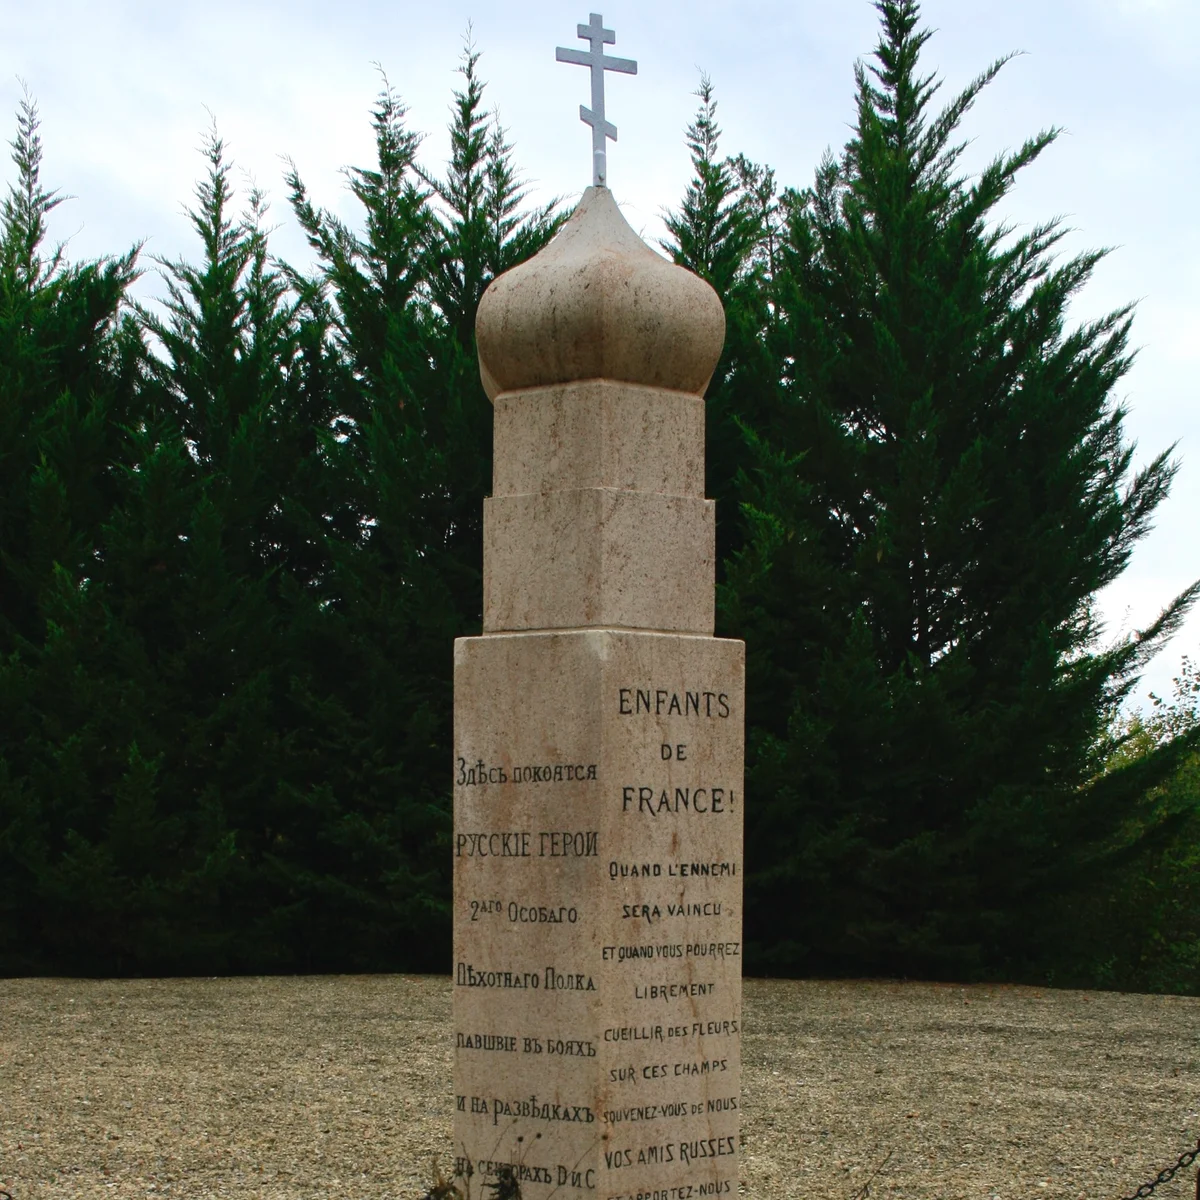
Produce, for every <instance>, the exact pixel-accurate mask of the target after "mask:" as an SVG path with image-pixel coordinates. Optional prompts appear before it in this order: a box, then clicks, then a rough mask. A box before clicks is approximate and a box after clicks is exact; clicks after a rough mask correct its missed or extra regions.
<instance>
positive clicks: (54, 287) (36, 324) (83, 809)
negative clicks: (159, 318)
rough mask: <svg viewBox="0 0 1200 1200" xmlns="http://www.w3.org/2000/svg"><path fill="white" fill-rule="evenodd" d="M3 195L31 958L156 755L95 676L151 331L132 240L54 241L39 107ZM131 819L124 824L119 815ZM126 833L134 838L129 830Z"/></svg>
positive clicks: (6, 473) (55, 201)
mask: <svg viewBox="0 0 1200 1200" xmlns="http://www.w3.org/2000/svg"><path fill="white" fill-rule="evenodd" d="M12 148H13V155H12V160H13V163H14V164H15V166H16V181H15V183H14V184H12V185H11V186H10V188H9V192H8V196H7V198H6V199H5V200H4V202H3V206H2V208H0V874H3V877H4V879H5V887H4V890H3V894H2V895H0V969H9V970H12V969H29V968H31V967H32V966H33V965H35V964H36V963H38V962H39V961H40V954H41V950H42V947H43V946H44V945H45V943H46V942H47V941H53V940H54V939H55V937H56V936H57V934H58V933H59V932H60V931H61V930H62V929H69V927H70V923H71V921H72V920H73V919H75V918H76V917H77V915H78V908H77V903H76V900H77V896H78V893H79V888H80V886H81V885H82V883H83V881H84V880H87V881H88V885H89V886H90V885H91V884H92V883H94V882H96V880H97V877H103V876H104V875H105V873H106V871H107V869H108V865H107V864H106V863H105V862H104V861H101V860H98V859H95V858H94V857H91V856H89V854H88V853H87V846H88V843H87V836H88V834H100V833H103V831H104V830H105V827H106V824H107V823H108V822H109V817H108V816H107V815H106V814H105V813H103V812H101V811H99V810H98V808H97V806H96V805H95V804H94V797H95V796H96V795H97V794H107V795H109V796H112V797H118V796H119V797H124V798H125V800H126V801H127V804H126V807H125V809H124V810H123V811H124V812H126V813H127V812H128V811H129V808H130V807H131V806H132V805H134V804H135V801H134V799H133V797H134V794H135V793H136V791H137V790H138V788H139V786H140V781H141V778H142V775H143V773H144V769H145V764H144V763H143V761H142V760H141V758H140V755H139V754H138V751H137V748H136V747H135V746H134V745H133V744H132V743H131V742H130V741H129V740H128V739H127V738H124V737H123V731H122V730H120V728H119V721H116V720H114V712H116V711H118V710H119V708H120V705H121V700H122V691H121V689H120V688H119V687H118V688H113V687H111V686H107V685H106V684H105V683H104V682H103V680H101V679H97V677H96V671H95V669H94V664H95V659H96V655H97V647H98V646H99V645H100V644H101V643H102V642H103V640H104V636H105V627H106V613H105V611H104V607H103V605H102V603H101V602H100V600H99V598H98V596H97V589H96V584H95V580H96V576H97V574H98V573H99V572H100V571H101V570H102V566H103V564H102V561H101V554H102V537H101V529H102V526H103V523H104V522H105V520H106V519H107V518H108V516H109V515H110V514H111V512H112V511H113V509H114V507H115V506H117V505H119V503H120V502H121V498H122V495H123V491H124V480H125V471H126V470H127V468H128V467H129V465H130V464H131V462H132V460H133V459H132V449H131V446H130V443H129V439H128V437H127V429H128V428H129V426H130V425H132V424H135V423H136V422H137V421H138V419H139V396H138V388H137V383H138V379H139V370H140V362H141V357H142V355H141V345H140V342H139V340H138V338H137V335H136V333H135V332H134V331H133V330H132V328H131V326H130V324H129V323H128V322H122V319H121V311H122V307H123V305H124V300H125V293H126V290H127V288H128V287H129V285H130V283H132V281H133V279H134V278H135V276H136V273H137V268H136V265H135V261H136V250H133V251H130V252H129V253H128V254H126V255H124V256H122V257H119V258H114V259H108V260H102V261H99V262H91V263H82V264H73V263H69V262H68V261H67V259H66V256H65V254H64V252H63V250H62V249H61V248H58V249H54V250H48V249H47V247H46V237H47V221H48V218H49V216H50V214H51V213H52V212H53V211H54V209H55V208H56V207H57V206H58V205H59V204H60V203H61V202H62V200H63V199H64V197H61V196H60V195H58V194H57V193H55V192H51V191H48V190H47V189H46V188H45V186H44V185H43V183H42V179H41V167H42V142H41V137H40V134H39V130H38V116H37V109H36V106H35V105H34V104H33V102H32V101H31V100H30V99H29V98H28V97H26V99H25V100H24V101H23V102H22V104H21V106H20V108H19V110H18V117H17V135H16V138H15V139H14V141H13V142H12ZM118 823H119V822H118ZM114 836H116V837H118V838H121V837H122V836H123V833H122V831H121V830H119V829H118V830H115V831H114Z"/></svg>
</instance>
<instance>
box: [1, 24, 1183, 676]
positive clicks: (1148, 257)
mask: <svg viewBox="0 0 1200 1200" xmlns="http://www.w3.org/2000/svg"><path fill="white" fill-rule="evenodd" d="M588 11H590V9H589V6H588V4H587V3H585V2H584V0H576V2H574V3H571V4H566V3H564V2H563V0H526V2H525V3H522V4H513V3H507V4H497V3H494V2H493V3H490V4H489V3H482V2H480V0H441V2H440V3H436V4H433V3H417V2H414V0H393V3H391V4H381V3H377V2H375V0H343V2H342V3H340V4H337V5H330V4H317V3H313V2H312V0H294V2H293V3H290V4H284V3H271V2H268V0H241V2H239V3H233V2H230V0H209V2H206V3H203V4H200V3H195V2H194V0H175V2H174V3H170V2H164V0H153V2H149V0H112V2H110V3H107V4H97V3H95V2H94V0H42V2H41V3H38V4H34V3H30V2H29V0H0V108H5V109H6V110H7V111H8V112H9V113H10V114H11V113H13V112H15V109H16V106H17V103H18V101H19V99H20V95H21V86H20V83H19V82H18V77H19V78H20V79H24V80H25V81H26V82H27V83H28V85H29V88H30V90H31V92H32V93H33V95H34V96H35V98H36V100H37V102H38V104H39V107H40V110H41V115H42V134H43V138H44V141H45V146H46V160H45V167H44V180H45V182H46V183H47V184H48V185H49V186H52V187H55V186H57V187H61V188H62V189H63V190H64V191H66V192H68V193H70V194H72V195H73V196H74V197H76V198H75V199H73V200H72V201H71V202H70V203H69V204H65V205H63V206H62V207H61V208H60V209H59V210H58V212H57V214H56V221H55V224H54V225H53V227H52V234H53V236H54V237H55V238H57V239H63V238H69V239H70V243H69V244H70V253H71V255H72V256H73V257H75V258H86V257H91V256H96V255H101V254H106V253H113V252H116V251H119V250H122V249H124V248H125V247H127V246H129V245H130V244H131V243H133V242H135V241H138V240H141V239H145V240H146V252H147V254H157V255H162V256H166V257H173V256H176V255H181V254H182V255H188V256H195V254H196V252H197V247H196V244H195V242H194V240H193V238H192V236H191V231H190V229H189V226H188V223H187V218H186V216H185V215H184V210H185V207H186V205H187V204H188V203H189V202H190V198H191V194H192V188H193V186H194V183H195V180H196V178H197V177H198V176H199V175H200V174H201V173H202V170H203V165H202V162H201V159H200V157H199V155H198V153H197V148H198V147H199V145H200V143H201V140H202V137H203V135H204V132H205V131H206V129H207V128H208V124H209V119H210V118H209V114H208V112H207V111H206V108H207V109H208V110H211V112H212V114H213V116H215V118H216V121H217V126H218V129H219V131H220V133H221V135H222V136H223V137H224V138H225V140H226V143H227V145H228V147H229V151H230V154H231V156H232V157H233V159H234V160H235V162H236V164H237V166H238V167H239V168H240V169H242V170H243V171H245V172H246V178H253V180H254V181H255V182H256V183H258V184H259V185H260V186H261V187H263V188H265V189H266V190H267V192H268V193H269V194H270V195H271V196H272V197H273V198H274V206H273V208H272V215H273V217H274V219H275V220H276V222H277V223H278V225H279V230H278V233H277V235H276V236H275V238H274V241H273V246H274V249H275V251H276V253H279V254H281V255H282V256H283V257H285V258H288V259H289V260H290V261H293V262H295V263H297V264H298V265H306V264H307V263H308V257H309V256H308V253H307V247H306V246H305V245H304V243H303V241H302V239H301V238H300V236H299V234H298V231H297V230H296V228H295V226H294V224H293V222H292V221H291V218H290V214H289V213H288V211H287V206H286V196H285V190H284V187H283V184H282V165H281V162H280V156H282V155H290V156H291V157H293V158H294V159H295V161H296V163H297V165H298V166H299V168H300V172H301V175H302V177H303V178H304V180H305V182H306V183H307V184H308V186H309V188H310V190H311V191H312V193H313V195H314V198H315V199H316V200H317V201H318V202H319V203H321V204H323V205H325V206H327V207H331V208H334V209H336V210H338V211H339V212H341V213H342V214H343V215H344V216H345V217H347V218H348V219H351V220H355V219H357V213H356V212H355V210H354V208H353V205H352V204H351V203H350V202H349V198H348V197H347V195H346V193H345V189H344V184H343V179H342V177H341V175H340V173H339V172H340V168H342V167H343V166H346V165H349V164H356V165H369V164H371V162H372V161H373V160H372V149H373V147H372V141H371V131H370V125H369V111H370V107H371V104H372V102H373V100H374V98H375V96H376V94H377V92H378V90H379V79H378V76H377V74H376V72H375V69H374V68H373V66H372V63H373V62H378V63H379V64H380V65H381V66H382V67H383V68H384V69H385V70H386V71H387V73H388V76H389V77H390V79H391V82H392V83H393V85H394V86H395V87H396V89H397V90H398V91H399V92H400V94H401V95H402V97H403V98H404V100H405V102H406V103H407V104H408V105H409V108H410V118H409V119H410V124H411V127H412V128H414V129H415V130H419V131H422V132H425V133H427V134H428V135H429V136H428V138H427V140H426V142H425V145H424V158H425V161H426V163H427V165H428V166H430V167H431V168H432V169H434V170H435V171H440V165H441V164H442V163H443V162H444V158H445V153H446V147H447V139H446V136H445V125H446V119H447V116H448V104H449V102H450V97H451V90H452V88H453V87H454V86H455V85H456V79H457V77H456V76H455V74H454V71H455V68H456V66H457V64H458V59H459V54H460V50H461V46H462V37H463V34H464V32H465V30H466V28H467V26H468V23H470V24H471V25H472V26H473V29H474V36H475V40H476V42H477V44H478V47H479V49H481V50H482V51H483V55H484V56H483V60H482V65H481V70H482V75H483V77H484V78H485V79H486V80H488V81H489V87H488V92H487V98H488V102H489V104H490V105H493V106H495V107H497V108H498V109H499V111H500V115H501V119H502V121H503V122H504V124H505V125H506V126H507V127H508V130H509V132H510V135H511V138H512V140H513V141H514V142H515V144H516V162H517V164H518V165H519V166H520V167H521V169H522V170H523V171H524V173H525V175H526V178H527V180H528V181H529V183H530V184H531V187H532V191H531V199H533V200H543V199H549V198H550V197H553V196H564V197H572V196H574V195H577V194H578V192H579V191H580V190H581V189H582V188H583V187H584V186H586V184H587V183H589V182H590V171H591V165H590V140H589V138H590V131H589V130H587V129H586V128H585V127H584V126H583V125H582V124H580V122H579V119H578V106H579V104H580V103H587V102H588V93H587V74H586V72H585V71H584V70H583V69H582V68H580V67H574V66H566V65H560V64H557V63H555V61H554V48H555V46H556V45H563V46H574V45H577V46H579V47H581V48H582V47H583V45H584V43H582V42H579V41H577V39H576V38H575V25H576V24H577V23H578V22H581V21H582V22H586V21H587V19H588ZM602 11H603V13H604V18H605V25H606V26H608V27H609V28H614V29H615V30H616V33H617V41H616V44H615V45H614V46H612V47H611V48H610V53H614V54H617V55H620V56H622V57H627V58H634V59H636V60H637V61H638V72H639V73H638V76H637V78H636V79H634V78H630V77H628V76H612V75H610V76H609V77H608V79H609V82H608V92H607V95H608V115H609V119H610V120H612V121H614V122H615V123H616V125H617V126H618V128H619V130H620V140H619V141H618V143H617V144H616V145H611V144H610V148H609V183H610V185H611V187H612V188H613V191H614V193H615V195H616V196H617V199H618V200H619V201H620V202H621V203H622V205H623V207H624V209H625V212H626V215H627V216H628V218H629V220H630V222H631V224H633V225H634V227H635V228H637V229H640V230H641V231H642V232H643V234H644V235H645V236H646V237H647V238H648V239H650V238H653V237H656V236H658V235H659V234H660V233H661V229H662V227H661V222H660V214H661V212H662V211H663V209H664V208H670V207H673V206H675V205H677V203H678V201H679V198H680V197H681V195H682V192H683V189H684V187H685V186H686V182H687V179H688V177H689V161H688V156H687V150H686V148H685V146H684V143H683V130H684V127H685V125H686V124H687V122H688V121H689V119H690V118H691V116H692V114H693V112H694V109H695V98H694V96H693V95H692V93H693V92H694V90H695V88H696V84H697V80H698V73H699V71H700V70H701V69H703V70H705V71H707V72H708V74H709V75H711V77H712V78H713V81H714V83H715V84H716V88H717V99H718V101H719V105H720V108H719V119H720V122H721V125H722V127H723V130H724V137H723V141H722V150H723V151H725V152H726V153H731V154H732V153H737V152H739V151H742V152H745V153H746V154H748V155H749V156H750V157H751V158H753V159H755V160H757V161H760V162H765V163H767V164H768V165H771V166H773V167H775V168H776V170H777V173H778V177H779V179H780V181H781V183H783V184H792V185H797V186H804V185H807V184H808V183H809V182H810V181H811V178H812V173H813V169H814V167H815V166H816V163H817V161H818V159H819V157H820V155H821V153H822V151H823V150H824V149H825V148H826V147H827V146H828V147H832V148H833V149H834V150H835V151H836V150H839V149H840V147H841V145H842V144H843V142H844V141H845V139H846V136H847V131H848V126H849V123H850V121H851V120H852V119H853V104H852V95H853V91H852V88H853V80H852V67H853V63H854V60H855V58H856V57H862V56H865V55H867V54H869V52H870V50H871V49H872V47H873V46H874V44H875V40H876V36H877V28H878V26H877V17H876V14H875V12H874V10H873V8H872V7H871V5H870V4H869V3H868V2H867V0H791V2H790V3H785V2H784V0H739V2H737V3H734V2H732V0H726V2H724V3H718V2H716V0H691V2H690V3H685V2H684V0H641V2H640V3H630V2H629V0H619V2H615V0H614V2H613V3H611V4H606V5H603V6H602ZM923 15H924V24H925V25H927V26H931V27H932V28H934V29H935V30H937V33H936V34H935V36H934V38H933V40H932V41H931V42H930V44H929V45H928V47H927V48H926V53H925V60H924V63H925V67H926V69H927V70H936V71H937V72H938V73H939V74H940V75H942V76H943V77H944V78H945V80H946V84H945V88H944V94H945V95H947V96H948V95H950V94H952V93H953V92H954V91H956V90H957V89H958V88H959V87H961V86H962V85H963V84H964V83H966V82H967V81H968V80H969V79H970V78H972V77H973V76H974V75H975V74H977V73H978V72H979V71H980V70H981V69H983V67H985V66H986V65H987V64H988V63H990V62H991V61H992V60H993V59H995V58H997V57H999V56H1000V55H1002V54H1004V53H1006V52H1008V51H1011V50H1021V51H1025V52H1026V53H1025V55H1024V56H1022V57H1021V58H1018V59H1017V60H1015V61H1014V62H1012V63H1010V64H1009V65H1008V66H1007V67H1006V68H1005V69H1004V71H1003V72H1002V73H1001V75H1000V78H999V79H998V80H997V81H996V82H995V83H994V84H993V85H992V86H991V87H990V88H988V89H987V90H986V91H985V92H984V94H983V96H982V98H981V100H980V101H979V103H978V104H977V106H976V108H975V110H974V111H973V112H972V113H971V114H970V115H969V116H968V118H967V121H966V124H965V126H964V132H965V133H966V134H967V135H968V136H970V137H971V138H973V139H974V145H973V147H972V150H971V152H970V155H969V157H968V160H967V166H968V168H970V169H976V168H978V167H979V166H980V165H982V163H983V162H985V161H987V160H988V159H990V158H992V157H993V156H994V155H995V154H997V153H999V152H1001V151H1003V150H1004V149H1007V148H1012V147H1015V146H1016V145H1018V144H1019V143H1020V142H1021V141H1023V140H1024V138H1025V137H1027V136H1029V135H1030V134H1032V133H1035V132H1036V131H1037V130H1039V129H1041V128H1043V127H1045V126H1048V125H1060V126H1063V127H1064V129H1065V131H1066V132H1065V134H1064V136H1063V137H1062V138H1061V139H1060V141H1059V142H1058V144H1057V145H1055V146H1054V147H1052V148H1051V149H1050V150H1049V151H1047V153H1046V154H1045V155H1044V156H1043V158H1042V160H1041V161H1040V162H1039V163H1038V164H1036V165H1035V166H1034V167H1033V168H1031V169H1030V170H1028V171H1027V172H1026V173H1025V175H1024V177H1023V178H1022V179H1021V180H1020V181H1019V182H1018V185H1017V188H1016V191H1015V194H1014V195H1013V197H1012V198H1011V200H1010V202H1009V203H1008V204H1007V206H1006V208H1005V210H1004V215H1005V216H1006V217H1009V218H1011V219H1013V220H1015V221H1017V222H1021V223H1028V222H1033V221H1037V220H1042V219H1045V218H1047V217H1049V216H1054V215H1062V216H1065V217H1066V219H1067V221H1068V223H1069V224H1070V225H1071V226H1072V227H1073V228H1074V229H1075V230H1076V231H1077V232H1075V233H1074V234H1073V235H1072V236H1071V238H1070V239H1069V242H1068V245H1067V249H1068V250H1069V251H1072V252H1074V251H1079V250H1083V249H1086V248H1090V247H1095V246H1108V247H1112V248H1113V249H1114V252H1113V254H1112V255H1111V256H1110V257H1109V258H1108V259H1107V260H1106V261H1105V262H1104V263H1103V264H1102V265H1101V266H1100V268H1099V270H1098V271H1097V274H1096V276H1095V278H1094V280H1093V282H1092V284H1091V285H1090V286H1089V287H1088V289H1087V290H1086V291H1085V292H1084V293H1083V294H1082V296H1081V297H1080V299H1079V301H1078V303H1077V304H1076V306H1075V309H1074V315H1075V316H1076V317H1079V318H1086V317H1091V316H1096V315H1099V314H1100V313H1102V312H1104V311H1106V310H1108V309H1110V308H1113V307H1116V306H1118V305H1120V304H1123V303H1125V302H1127V301H1130V300H1135V301H1137V303H1138V310H1137V318H1136V320H1135V323H1134V343H1135V345H1137V346H1139V347H1141V350H1140V354H1139V357H1138V360H1137V363H1136V364H1135V366H1134V369H1133V370H1132V372H1131V373H1130V374H1129V375H1128V376H1127V377H1126V380H1125V382H1124V386H1123V388H1122V392H1121V395H1122V398H1123V399H1125V401H1126V402H1127V404H1128V405H1129V407H1130V408H1131V416H1130V419H1129V422H1128V432H1129V434H1130V435H1131V436H1132V437H1133V438H1134V439H1136V441H1137V442H1138V444H1139V447H1140V449H1139V458H1140V459H1141V460H1143V461H1144V459H1145V458H1146V457H1148V456H1149V455H1151V454H1152V453H1154V452H1156V451H1157V450H1159V449H1161V448H1163V447H1165V446H1166V445H1168V444H1170V443H1171V442H1178V450H1177V455H1178V457H1179V458H1180V459H1181V460H1182V469H1181V470H1180V473H1179V475H1178V477H1177V479H1176V483H1175V486H1174V490H1173V493H1172V495H1171V497H1170V499H1169V500H1168V501H1167V502H1166V503H1165V504H1164V505H1163V506H1162V508H1161V509H1160V510H1159V516H1158V521H1157V528H1156V529H1155V531H1154V533H1153V534H1152V535H1151V536H1150V538H1149V539H1147V541H1146V542H1144V543H1143V544H1142V546H1141V547H1140V549H1139V550H1138V552H1137V553H1136V555H1135V557H1134V561H1133V564H1132V566H1131V567H1130V568H1129V570H1128V571H1127V572H1126V575H1125V577H1124V578H1123V579H1122V580H1121V581H1119V582H1118V583H1117V584H1115V585H1114V586H1113V587H1112V588H1110V589H1109V591H1108V592H1107V593H1106V594H1105V595H1104V597H1103V608H1104V612H1105V614H1106V616H1107V619H1108V627H1109V631H1110V632H1111V633H1113V634H1115V633H1117V632H1118V631H1122V630H1127V629H1129V628H1133V627H1136V626H1137V625H1139V624H1141V623H1143V622H1145V621H1148V620H1149V619H1151V618H1152V616H1153V615H1154V614H1155V613H1156V612H1157V610H1158V608H1159V607H1161V605H1162V604H1163V603H1165V602H1166V601H1167V600H1168V599H1169V598H1170V597H1172V596H1173V595H1175V594H1176V593H1177V592H1178V591H1179V590H1181V589H1182V588H1183V587H1185V586H1186V585H1187V584H1188V583H1189V582H1190V581H1191V580H1192V579H1193V578H1194V577H1196V576H1198V575H1200V541H1198V539H1197V537H1196V529H1195V523H1196V520H1197V518H1198V517H1200V403H1198V397H1197V390H1196V385H1195V382H1194V378H1195V375H1196V373H1197V367H1198V366H1200V229H1198V225H1197V219H1196V215H1195V214H1196V197H1197V196H1200V155H1198V153H1197V145H1198V142H1197V132H1196V131H1197V128H1198V127H1200V101H1198V100H1197V96H1198V94H1200V92H1198V90H1197V89H1196V87H1195V85H1194V82H1193V80H1194V74H1195V69H1196V63H1197V62H1198V61H1200V2H1198V0H926V3H925V4H924V6H923ZM8 128H9V129H10V130H11V129H12V128H13V125H12V121H11V118H10V121H9V125H8ZM6 166H7V164H6ZM4 178H5V179H6V180H7V179H10V178H11V170H7V171H6V172H5V175H4ZM139 286H140V288H141V289H142V291H143V293H144V294H145V293H147V292H149V293H153V291H154V290H155V287H156V280H155V279H154V278H148V279H147V280H145V281H144V282H143V283H142V284H141V285H139ZM1185 653H1186V654H1192V655H1196V654H1197V653H1200V614H1197V615H1196V616H1194V617H1193V618H1192V619H1191V621H1190V622H1189V624H1188V626H1187V627H1186V628H1185V629H1184V631H1183V632H1182V633H1181V634H1180V635H1179V636H1178V637H1177V638H1176V639H1175V641H1174V642H1173V643H1172V644H1171V645H1169V646H1168V647H1167V649H1166V650H1165V651H1164V652H1163V653H1162V654H1161V655H1160V656H1159V657H1158V659H1157V660H1156V661H1155V662H1154V664H1152V665H1151V667H1150V669H1149V670H1148V671H1147V673H1146V675H1145V677H1144V682H1143V688H1142V689H1141V690H1142V693H1143V694H1144V692H1145V691H1147V690H1149V689H1154V690H1159V691H1163V690H1169V687H1170V679H1171V676H1172V675H1173V674H1174V673H1175V672H1176V671H1177V669H1178V666H1179V658H1180V655H1181V654H1185Z"/></svg>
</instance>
